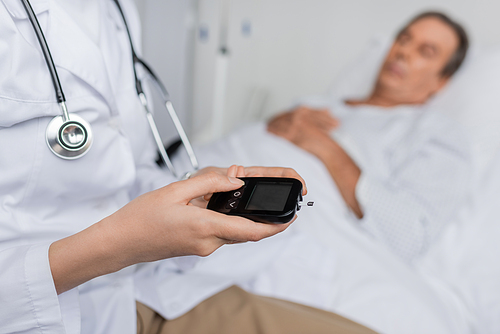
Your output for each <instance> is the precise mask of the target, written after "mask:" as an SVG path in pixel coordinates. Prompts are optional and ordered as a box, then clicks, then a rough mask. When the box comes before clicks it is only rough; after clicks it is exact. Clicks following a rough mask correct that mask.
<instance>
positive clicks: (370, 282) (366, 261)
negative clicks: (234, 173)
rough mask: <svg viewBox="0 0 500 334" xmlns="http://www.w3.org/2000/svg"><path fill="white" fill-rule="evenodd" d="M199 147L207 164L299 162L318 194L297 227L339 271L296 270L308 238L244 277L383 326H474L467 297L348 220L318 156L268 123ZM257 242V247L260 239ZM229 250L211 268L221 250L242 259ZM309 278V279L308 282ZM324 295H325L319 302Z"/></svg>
mask: <svg viewBox="0 0 500 334" xmlns="http://www.w3.org/2000/svg"><path fill="white" fill-rule="evenodd" d="M197 151H198V156H199V159H200V162H201V164H202V165H204V166H206V165H218V166H227V165H230V164H242V165H264V166H274V165H279V166H289V167H293V168H294V169H296V170H297V171H298V172H299V173H300V174H301V175H302V176H303V177H304V178H305V179H306V181H307V182H308V183H307V186H308V190H309V195H308V196H307V197H306V200H308V201H309V200H314V201H315V205H314V207H313V208H304V209H303V210H302V211H300V212H299V219H298V220H297V221H296V222H295V223H294V225H293V229H295V230H297V231H300V233H301V234H302V235H304V236H306V237H307V236H310V237H311V238H310V239H312V240H316V242H317V244H318V245H321V247H325V249H326V250H327V251H325V256H326V253H329V254H330V253H332V254H333V255H334V261H332V262H331V266H332V267H333V275H332V274H331V271H328V270H327V271H326V272H327V273H329V274H328V275H326V274H325V275H324V277H321V276H322V275H323V272H322V270H321V268H317V271H316V272H308V273H303V275H302V276H301V275H298V276H294V277H290V275H289V273H290V270H291V269H290V268H292V269H293V268H294V267H296V268H295V272H298V273H300V266H301V262H302V263H305V262H307V261H308V259H304V258H303V254H312V253H310V252H309V253H307V252H303V249H301V247H306V246H304V245H297V244H294V243H291V244H289V245H288V246H287V247H285V248H284V249H282V250H281V253H280V254H277V253H275V254H272V255H273V256H274V257H276V260H275V261H273V262H271V263H270V264H267V265H266V267H265V269H264V270H262V271H261V272H260V273H259V274H258V275H257V276H255V277H253V278H251V279H248V280H242V281H239V284H240V285H242V286H243V287H245V288H247V289H249V290H250V291H253V292H255V293H260V294H264V295H269V296H275V297H280V298H284V299H289V300H293V301H298V302H302V303H305V304H309V305H313V306H318V307H322V308H325V309H328V310H331V311H335V312H337V313H339V314H341V315H345V316H347V317H349V318H351V319H353V320H355V321H358V322H360V323H362V324H365V325H367V326H369V327H371V328H373V329H375V330H377V331H380V332H382V333H454V334H455V333H469V327H470V325H469V324H468V321H469V318H470V317H467V316H464V313H463V309H462V308H461V307H460V305H461V304H460V303H458V304H457V302H456V301H455V299H454V297H453V296H452V297H449V296H450V294H449V293H448V292H447V290H446V292H445V293H440V292H438V291H436V289H437V290H439V289H442V288H441V286H440V282H441V281H438V283H436V282H435V281H433V280H432V279H428V278H427V274H420V273H417V272H416V271H415V270H414V269H412V268H411V267H409V266H407V265H406V264H404V263H403V262H402V261H401V260H400V259H398V258H396V257H395V256H394V255H393V254H392V253H390V252H389V251H388V250H387V249H386V248H385V247H383V246H381V245H379V244H378V243H376V242H375V241H374V240H372V239H371V238H370V237H368V236H367V235H366V234H364V233H362V232H361V231H360V230H358V228H357V227H356V226H354V225H353V224H349V223H348V221H351V220H350V219H348V216H349V215H350V214H351V213H350V212H349V210H348V209H347V207H346V206H345V204H344V201H343V199H342V198H341V196H340V194H339V193H338V191H337V189H336V186H335V185H334V183H333V181H332V180H331V177H330V176H329V174H328V172H327V171H326V169H325V168H324V166H323V164H322V163H321V162H320V161H319V160H317V159H316V158H315V157H314V156H312V155H310V154H308V153H307V152H305V151H302V150H300V149H298V148H296V147H295V146H294V145H292V144H290V143H289V142H287V141H285V140H283V139H281V138H278V137H276V136H274V135H271V134H269V133H267V132H266V130H265V126H264V124H257V125H254V126H251V127H247V128H244V129H241V131H237V132H236V133H234V134H233V135H231V136H229V137H227V138H225V139H223V140H221V141H219V142H217V143H215V144H211V145H209V146H206V147H201V148H199V149H198V150H197ZM276 152H279V154H277V153H276ZM306 239H307V238H306ZM256 245H258V244H256ZM230 247H237V246H234V245H233V246H230ZM233 249H234V248H233ZM254 250H255V252H258V246H256V247H255V248H254ZM230 252H231V251H230V248H228V247H226V248H225V249H224V248H223V249H222V250H221V251H220V252H216V253H215V254H214V256H213V257H211V258H209V259H207V260H205V264H203V266H204V268H210V266H209V265H207V264H206V263H210V261H213V263H217V257H224V261H226V263H227V261H241V260H242V259H241V258H239V259H238V258H233V259H231V258H230V257H228V253H230ZM255 254H257V253H255ZM311 261H312V260H311ZM323 265H324V263H323ZM308 270H310V271H313V270H312V269H311V268H308ZM431 277H432V276H431ZM325 279H327V280H330V284H327V286H328V288H325V285H324V284H317V289H321V291H314V289H315V285H316V283H317V282H322V281H324V280H325ZM307 284H309V285H310V286H309V287H308V288H307V289H303V288H302V286H303V285H307ZM304 291H306V292H308V293H304ZM318 295H322V298H321V301H319V302H318V299H317V296H318Z"/></svg>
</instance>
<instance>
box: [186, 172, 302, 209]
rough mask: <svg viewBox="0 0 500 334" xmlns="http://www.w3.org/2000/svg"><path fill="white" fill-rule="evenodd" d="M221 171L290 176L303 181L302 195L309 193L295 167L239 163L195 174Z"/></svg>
mask: <svg viewBox="0 0 500 334" xmlns="http://www.w3.org/2000/svg"><path fill="white" fill-rule="evenodd" d="M212 172H215V173H219V174H221V175H227V176H228V177H233V178H234V177H258V176H260V177H262V176H264V177H290V178H294V179H297V180H299V181H300V182H301V183H302V195H306V194H307V186H306V182H305V181H304V179H303V178H302V177H301V176H300V175H299V173H297V172H296V171H295V170H294V169H293V168H286V167H263V166H252V167H244V166H239V165H232V166H231V167H229V168H220V167H206V168H203V169H201V170H199V171H198V172H196V174H194V175H202V174H205V173H212ZM210 197H211V194H208V195H205V196H204V198H205V200H207V201H208V200H209V199H210Z"/></svg>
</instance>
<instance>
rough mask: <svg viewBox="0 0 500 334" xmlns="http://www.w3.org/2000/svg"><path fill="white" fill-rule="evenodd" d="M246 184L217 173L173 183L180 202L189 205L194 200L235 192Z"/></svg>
mask: <svg viewBox="0 0 500 334" xmlns="http://www.w3.org/2000/svg"><path fill="white" fill-rule="evenodd" d="M244 184H245V182H243V181H242V180H240V179H237V178H234V177H228V176H226V175H221V174H219V173H217V172H209V173H205V174H201V175H198V176H195V177H193V178H190V179H189V180H185V181H179V182H175V183H172V184H171V185H172V186H175V188H174V189H175V191H176V192H177V198H178V199H179V201H180V202H183V203H186V204H187V203H188V202H189V201H191V200H192V199H194V198H197V197H201V196H205V195H207V194H212V193H215V192H224V191H230V190H235V189H238V188H240V187H242V186H243V185H244Z"/></svg>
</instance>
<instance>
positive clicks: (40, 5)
mask: <svg viewBox="0 0 500 334" xmlns="http://www.w3.org/2000/svg"><path fill="white" fill-rule="evenodd" d="M2 2H3V4H4V6H5V8H7V10H8V11H9V14H10V15H11V16H12V17H13V18H15V19H27V18H28V14H26V10H25V9H24V6H23V4H22V3H21V1H19V0H2ZM30 4H31V7H32V8H33V11H34V12H35V14H36V15H39V14H41V13H43V12H45V11H46V10H48V9H49V0H30Z"/></svg>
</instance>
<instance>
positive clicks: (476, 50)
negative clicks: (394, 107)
mask: <svg viewBox="0 0 500 334" xmlns="http://www.w3.org/2000/svg"><path fill="white" fill-rule="evenodd" d="M391 44H392V39H391V38H389V37H383V36H377V37H374V38H373V39H372V41H371V42H370V43H369V45H368V48H367V50H366V51H365V52H364V54H363V55H362V56H360V57H359V58H357V59H356V60H355V61H354V62H353V64H351V65H350V66H348V67H347V68H346V70H344V71H343V72H341V73H340V75H339V76H338V77H337V78H336V80H335V82H334V84H333V85H332V88H331V90H330V93H331V94H332V95H335V96H337V97H340V98H363V97H366V96H367V95H368V94H370V92H371V90H372V88H373V85H374V83H375V80H376V77H377V74H378V71H379V68H380V66H381V64H382V62H383V60H384V58H385V55H386V53H387V51H388V50H389V48H390V46H391ZM499 93H500V47H491V48H480V47H472V48H471V49H470V50H469V53H468V55H467V58H466V60H465V61H464V64H463V65H462V67H461V68H460V70H459V71H458V72H457V73H456V74H455V75H454V76H453V78H452V80H451V81H450V83H449V84H448V85H447V86H446V87H445V88H444V89H443V91H441V92H440V93H439V94H437V95H436V96H435V97H434V98H432V99H431V100H430V101H429V104H430V105H432V106H434V107H435V109H436V110H439V111H441V112H443V113H444V114H446V115H448V116H449V117H452V118H454V119H456V120H458V121H459V122H460V123H461V124H462V125H463V126H464V128H465V129H466V131H467V132H468V134H469V136H470V138H471V144H472V148H473V152H474V155H475V164H476V165H477V168H476V171H477V172H478V175H480V174H482V173H483V172H484V170H485V168H486V167H487V165H488V164H489V163H490V161H491V159H492V157H493V156H494V154H495V152H496V151H497V149H498V148H499V147H500V94H499Z"/></svg>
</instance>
